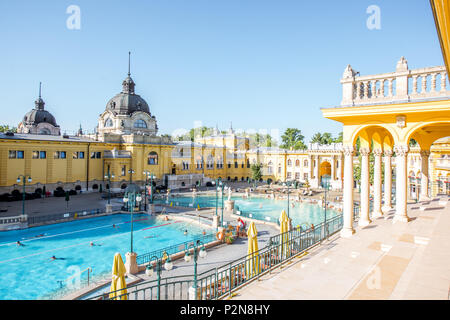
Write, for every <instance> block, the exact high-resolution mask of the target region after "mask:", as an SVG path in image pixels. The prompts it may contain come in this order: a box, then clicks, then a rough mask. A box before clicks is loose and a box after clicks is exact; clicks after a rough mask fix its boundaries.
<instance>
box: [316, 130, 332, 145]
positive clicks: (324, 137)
mask: <svg viewBox="0 0 450 320" xmlns="http://www.w3.org/2000/svg"><path fill="white" fill-rule="evenodd" d="M335 140H336V139H334V138H333V136H332V135H331V133H329V132H324V133H320V132H317V133H316V134H314V135H313V137H312V138H311V143H318V144H332V143H333V142H335Z"/></svg>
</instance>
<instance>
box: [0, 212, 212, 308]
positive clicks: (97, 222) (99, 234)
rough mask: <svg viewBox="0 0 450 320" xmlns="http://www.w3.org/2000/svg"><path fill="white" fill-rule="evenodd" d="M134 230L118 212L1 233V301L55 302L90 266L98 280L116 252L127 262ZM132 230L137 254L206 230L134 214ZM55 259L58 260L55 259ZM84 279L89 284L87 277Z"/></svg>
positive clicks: (162, 246)
mask: <svg viewBox="0 0 450 320" xmlns="http://www.w3.org/2000/svg"><path fill="white" fill-rule="evenodd" d="M113 224H114V225H115V227H113ZM130 228H131V224H130V214H115V215H111V216H105V217H96V218H90V219H84V220H78V221H72V222H65V223H59V224H53V225H47V226H40V227H34V228H29V229H24V230H13V231H4V232H1V233H0V299H2V300H30V299H52V298H55V297H57V296H59V295H61V293H62V292H65V293H67V292H68V291H67V290H69V289H70V287H71V285H73V284H76V283H75V282H74V280H73V279H72V280H70V281H67V279H68V278H69V277H71V276H73V275H74V274H77V273H78V272H80V271H82V270H85V269H86V268H88V267H91V268H92V275H91V277H93V278H94V280H95V279H99V278H102V277H104V276H106V275H108V274H110V273H111V268H112V263H113V258H114V254H115V253H116V252H120V254H121V255H122V259H123V261H124V262H125V253H126V252H128V251H130ZM186 229H187V230H188V234H187V235H185V234H184V230H186ZM133 230H134V232H133V250H134V252H136V253H137V254H138V255H139V254H144V253H147V252H149V251H153V250H157V249H162V248H164V247H167V246H170V245H174V244H177V243H181V242H184V241H189V240H191V239H192V238H194V237H195V236H199V235H201V233H202V231H203V229H202V228H200V227H199V226H197V225H194V224H193V223H187V222H180V221H171V222H170V224H168V223H167V221H162V220H161V219H158V218H155V217H152V216H149V215H147V214H134V219H133ZM16 241H20V242H21V243H22V244H23V246H18V245H17V244H16ZM91 242H93V244H94V245H93V246H91V245H90V243H91ZM52 256H55V257H56V258H57V259H56V260H53V261H52V260H51V259H50V258H51V257H52ZM81 277H82V278H83V280H85V278H86V277H87V274H86V273H84V274H83V275H82V276H81ZM75 279H76V278H75Z"/></svg>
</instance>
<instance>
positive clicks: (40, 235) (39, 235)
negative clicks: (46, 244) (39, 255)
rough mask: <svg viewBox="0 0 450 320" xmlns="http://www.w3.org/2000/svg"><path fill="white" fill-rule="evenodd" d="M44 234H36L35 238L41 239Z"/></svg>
mask: <svg viewBox="0 0 450 320" xmlns="http://www.w3.org/2000/svg"><path fill="white" fill-rule="evenodd" d="M44 235H45V234H44V233H41V234H38V235H37V236H35V237H36V238H39V237H43V236H44Z"/></svg>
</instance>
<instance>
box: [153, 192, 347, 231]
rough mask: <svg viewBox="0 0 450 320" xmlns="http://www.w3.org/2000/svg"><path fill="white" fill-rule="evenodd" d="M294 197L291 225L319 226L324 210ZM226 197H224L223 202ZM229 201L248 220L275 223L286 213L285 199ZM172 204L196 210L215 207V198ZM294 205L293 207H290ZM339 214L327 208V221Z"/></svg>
mask: <svg viewBox="0 0 450 320" xmlns="http://www.w3.org/2000/svg"><path fill="white" fill-rule="evenodd" d="M293 198H294V197H291V199H290V201H289V203H290V207H289V217H290V218H292V225H293V226H297V225H302V224H304V223H306V224H308V225H310V224H311V223H313V224H319V223H321V222H323V221H324V218H325V210H324V209H323V208H322V207H321V206H320V205H318V204H313V203H309V202H297V201H294V199H293ZM227 199H228V197H226V196H224V201H225V200H227ZM231 200H234V201H235V208H236V209H237V210H239V211H241V212H242V213H241V214H242V215H243V216H248V217H249V218H253V219H257V220H264V221H269V222H274V223H277V221H278V219H279V217H280V215H281V211H283V210H285V211H286V213H287V211H288V210H287V200H286V199H279V200H276V199H268V198H262V197H250V198H247V199H243V198H242V196H241V197H238V196H232V197H231ZM161 202H163V203H167V200H158V203H161ZM171 202H172V203H173V205H184V206H190V207H194V208H196V207H197V206H200V207H201V208H202V207H215V206H216V197H215V196H208V195H201V196H197V197H195V198H193V197H187V196H186V197H173V198H169V201H168V203H169V204H170V203H171ZM221 204H222V200H221V198H220V195H219V197H218V207H219V209H218V214H219V215H220V214H221V208H220V206H221ZM292 205H294V206H292ZM338 214H340V213H339V212H338V211H337V210H335V209H331V208H328V209H327V219H331V218H333V217H335V216H337V215H338Z"/></svg>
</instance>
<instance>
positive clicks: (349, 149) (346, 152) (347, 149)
mask: <svg viewBox="0 0 450 320" xmlns="http://www.w3.org/2000/svg"><path fill="white" fill-rule="evenodd" d="M342 151H343V153H344V155H345V156H346V157H350V156H353V154H354V153H355V148H353V146H349V145H344V146H343V147H342Z"/></svg>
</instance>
